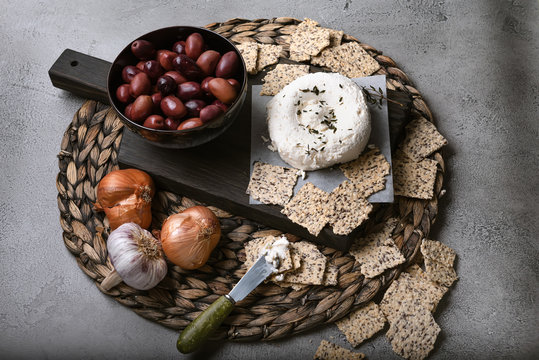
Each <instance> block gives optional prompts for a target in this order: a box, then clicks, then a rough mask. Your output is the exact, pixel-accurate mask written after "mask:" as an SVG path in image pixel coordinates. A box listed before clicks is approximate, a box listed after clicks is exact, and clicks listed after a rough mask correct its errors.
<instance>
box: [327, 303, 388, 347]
mask: <svg viewBox="0 0 539 360" xmlns="http://www.w3.org/2000/svg"><path fill="white" fill-rule="evenodd" d="M385 323H386V318H385V316H384V314H383V313H382V311H381V310H380V308H379V307H378V305H376V304H375V303H374V302H372V301H371V302H369V303H368V304H367V305H365V306H363V307H362V308H359V309H357V310H355V311H353V312H351V313H350V314H348V315H347V316H346V317H345V318H343V319H341V320H339V321H337V322H336V324H337V327H338V328H339V330H341V332H342V333H343V334H344V335H345V336H346V340H348V342H349V343H350V344H352V346H354V347H356V346H358V345H359V344H361V343H362V342H363V341H365V340H367V339H370V338H371V336H373V335H374V334H376V333H377V332H378V331H380V330H382V329H383V328H384V324H385Z"/></svg>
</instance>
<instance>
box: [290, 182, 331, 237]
mask: <svg viewBox="0 0 539 360" xmlns="http://www.w3.org/2000/svg"><path fill="white" fill-rule="evenodd" d="M328 200H329V194H328V193H327V192H325V191H324V190H321V189H319V188H317V187H316V186H314V185H313V184H312V183H309V182H308V183H306V184H305V185H303V186H302V187H301V189H299V191H298V193H297V194H296V195H295V196H294V197H293V198H292V200H290V202H288V204H286V205H285V206H284V208H283V209H282V210H281V213H283V214H284V215H286V216H288V218H289V219H290V220H291V221H293V222H295V223H296V224H298V225H301V226H303V227H304V228H306V229H307V230H309V232H310V233H311V234H313V235H314V236H318V234H319V233H320V230H322V229H323V228H324V226H325V225H326V224H327V222H328V218H327V216H325V215H324V214H326V213H327V212H328V210H327V207H328Z"/></svg>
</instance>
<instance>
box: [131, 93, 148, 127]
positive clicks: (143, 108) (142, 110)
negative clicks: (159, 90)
mask: <svg viewBox="0 0 539 360" xmlns="http://www.w3.org/2000/svg"><path fill="white" fill-rule="evenodd" d="M152 108H153V101H152V97H151V96H150V95H140V96H139V97H137V98H136V99H135V101H134V102H133V107H132V108H131V120H133V121H135V122H138V123H141V122H143V121H144V120H146V118H147V117H148V116H150V115H151V114H152Z"/></svg>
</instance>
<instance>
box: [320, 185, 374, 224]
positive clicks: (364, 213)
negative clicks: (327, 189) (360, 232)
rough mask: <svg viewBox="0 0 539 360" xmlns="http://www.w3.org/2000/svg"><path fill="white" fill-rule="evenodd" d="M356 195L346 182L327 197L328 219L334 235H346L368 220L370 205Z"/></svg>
mask: <svg viewBox="0 0 539 360" xmlns="http://www.w3.org/2000/svg"><path fill="white" fill-rule="evenodd" d="M357 195H358V194H357V193H355V192H353V191H352V189H351V187H350V185H349V184H347V183H346V182H344V183H342V184H341V185H339V186H338V187H337V188H336V189H334V190H333V191H332V192H331V194H330V195H329V203H328V205H329V206H328V218H329V223H330V225H331V226H332V227H333V232H334V233H335V234H338V235H348V234H350V233H351V232H352V231H353V230H354V229H355V228H357V227H358V226H359V225H361V224H362V223H363V221H365V220H367V219H368V218H369V213H370V212H371V211H372V205H371V204H370V203H369V202H368V201H367V200H366V199H365V198H362V197H359V196H357Z"/></svg>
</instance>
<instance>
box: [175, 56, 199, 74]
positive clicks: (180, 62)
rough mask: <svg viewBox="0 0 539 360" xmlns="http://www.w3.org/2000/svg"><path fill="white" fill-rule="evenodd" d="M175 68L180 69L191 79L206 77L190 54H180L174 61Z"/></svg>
mask: <svg viewBox="0 0 539 360" xmlns="http://www.w3.org/2000/svg"><path fill="white" fill-rule="evenodd" d="M172 64H173V65H174V68H175V69H176V70H178V71H179V72H180V73H181V74H182V75H183V76H185V77H186V78H188V79H191V80H198V79H201V78H202V77H204V73H203V72H202V70H200V68H199V67H198V65H197V64H196V62H195V61H194V60H193V59H191V58H190V57H189V56H187V55H184V54H180V55H178V56H176V57H175V58H174V60H173V61H172Z"/></svg>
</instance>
